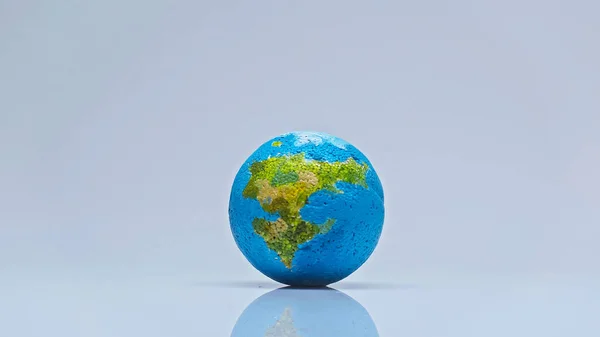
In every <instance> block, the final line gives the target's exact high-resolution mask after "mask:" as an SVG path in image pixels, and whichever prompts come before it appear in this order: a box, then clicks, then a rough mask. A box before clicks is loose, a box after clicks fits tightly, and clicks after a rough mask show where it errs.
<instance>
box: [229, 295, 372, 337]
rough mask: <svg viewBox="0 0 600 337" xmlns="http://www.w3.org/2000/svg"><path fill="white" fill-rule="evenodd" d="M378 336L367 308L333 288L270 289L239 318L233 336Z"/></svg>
mask: <svg viewBox="0 0 600 337" xmlns="http://www.w3.org/2000/svg"><path fill="white" fill-rule="evenodd" d="M330 336H344V337H358V336H361V337H377V336H379V334H378V332H377V328H376V327H375V323H374V322H373V320H372V319H371V316H370V315H369V313H368V312H367V310H366V309H365V308H364V307H363V306H362V305H360V303H358V302H356V301H355V300H354V299H353V298H351V297H350V296H348V295H346V294H344V293H342V292H340V291H337V290H334V289H330V288H320V289H314V290H312V289H311V290H307V289H290V288H281V289H275V290H273V291H271V292H268V293H266V294H264V295H262V296H261V297H259V298H258V299H256V300H255V301H254V302H252V303H251V304H250V305H249V306H248V307H247V308H246V310H244V312H243V313H242V315H241V316H240V318H238V320H237V322H236V324H235V326H234V327H233V331H232V332H231V337H330Z"/></svg>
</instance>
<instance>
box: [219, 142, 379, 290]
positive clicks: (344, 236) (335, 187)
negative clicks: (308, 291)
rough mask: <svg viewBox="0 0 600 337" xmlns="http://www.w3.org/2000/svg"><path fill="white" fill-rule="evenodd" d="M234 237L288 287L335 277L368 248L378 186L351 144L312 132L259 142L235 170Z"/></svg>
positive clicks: (374, 229)
mask: <svg viewBox="0 0 600 337" xmlns="http://www.w3.org/2000/svg"><path fill="white" fill-rule="evenodd" d="M229 220H230V227H231V232H232V234H233V238H234V240H235V242H236V244H237V246H238V248H239V249H240V251H241V252H242V254H243V255H244V256H245V257H246V259H247V260H248V261H249V262H250V264H251V265H252V266H254V268H256V269H258V270H259V271H260V272H262V273H263V274H264V275H266V276H267V277H269V278H271V279H273V280H275V281H277V282H280V283H284V284H287V285H291V286H306V287H318V286H325V285H328V284H331V283H334V282H337V281H340V280H342V279H344V278H345V277H347V276H348V275H350V274H352V273H353V272H354V271H356V270H357V269H358V268H359V267H360V266H362V265H363V264H364V263H365V262H366V261H367V259H368V258H369V257H370V256H371V254H372V253H373V251H374V249H375V247H376V246H377V243H378V242H379V238H380V236H381V231H382V227H383V220H384V204H383V188H382V186H381V182H380V180H379V177H378V176H377V173H376V172H375V169H374V168H373V166H372V165H371V163H370V162H369V160H368V159H367V157H365V155H364V154H363V153H362V152H361V151H359V150H358V149H357V148H356V147H354V146H353V145H351V144H349V143H348V142H346V141H344V140H342V139H340V138H338V137H335V136H332V135H329V134H326V133H319V132H291V133H286V134H283V135H280V136H278V137H275V138H273V139H271V140H269V141H267V142H265V143H264V144H262V145H261V146H260V147H259V148H258V149H257V150H256V151H255V152H254V153H252V155H250V157H249V158H248V159H247V160H246V161H245V162H244V163H243V165H242V167H241V168H240V169H239V171H238V173H237V175H236V177H235V179H234V182H233V187H232V189H231V195H230V199H229Z"/></svg>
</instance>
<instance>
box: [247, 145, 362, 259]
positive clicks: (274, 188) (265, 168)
mask: <svg viewBox="0 0 600 337" xmlns="http://www.w3.org/2000/svg"><path fill="white" fill-rule="evenodd" d="M272 145H273V146H278V145H280V144H275V143H273V144H272ZM368 169H369V166H368V165H367V164H366V163H363V164H360V163H358V162H357V161H356V160H354V159H353V158H348V160H346V161H344V162H339V161H338V162H325V161H317V160H309V159H306V158H305V155H304V153H299V154H295V155H284V156H277V157H271V158H268V159H265V160H262V161H257V162H254V163H252V165H250V173H251V177H250V181H249V182H248V184H247V185H246V187H245V188H244V191H243V196H244V197H245V198H252V199H255V200H257V201H258V202H259V203H260V205H261V207H262V208H263V209H264V210H265V211H266V212H268V213H270V214H279V218H278V219H277V220H275V221H269V220H266V219H263V218H255V219H254V220H253V221H252V227H253V228H254V231H255V232H256V233H257V234H258V235H260V236H261V237H262V238H263V239H264V240H265V242H266V243H267V247H269V248H270V249H272V250H274V251H275V252H276V253H277V254H278V255H279V257H280V259H281V261H282V262H283V264H284V265H285V266H286V267H287V268H288V269H289V268H291V267H292V260H293V258H294V254H295V253H296V251H297V250H298V248H299V246H300V245H301V244H303V243H305V242H308V241H309V240H311V239H312V238H314V237H315V236H316V235H317V234H324V233H327V232H328V231H329V230H330V229H331V227H332V226H333V225H334V223H335V219H328V220H327V221H326V222H325V223H323V224H320V225H319V224H314V223H311V222H309V221H306V220H304V219H302V217H301V216H300V210H301V209H302V207H304V205H306V203H307V202H308V198H309V197H310V196H311V195H312V194H313V193H315V192H318V191H321V190H327V191H330V192H332V193H342V191H340V190H339V189H337V188H336V186H335V184H336V183H337V182H346V183H350V184H356V185H361V186H363V187H365V188H368V186H367V182H366V173H367V171H368Z"/></svg>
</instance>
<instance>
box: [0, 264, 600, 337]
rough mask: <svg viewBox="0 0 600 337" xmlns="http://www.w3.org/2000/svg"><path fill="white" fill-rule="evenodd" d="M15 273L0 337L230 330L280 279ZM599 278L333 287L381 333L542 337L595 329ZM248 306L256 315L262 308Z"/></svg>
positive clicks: (5, 287) (6, 287)
mask: <svg viewBox="0 0 600 337" xmlns="http://www.w3.org/2000/svg"><path fill="white" fill-rule="evenodd" d="M12 276H13V277H15V276H17V273H13V274H12ZM19 276H20V277H23V278H20V279H16V278H12V279H11V278H5V279H3V280H2V282H1V283H0V284H1V286H2V287H1V288H0V296H1V298H2V301H1V304H0V332H1V333H2V335H3V336H27V337H29V336H47V337H51V336H61V337H70V336H73V337H75V336H89V337H95V336H148V337H150V336H230V335H231V333H232V330H233V327H234V325H235V324H236V321H237V320H238V318H239V316H240V315H241V314H242V312H243V311H244V310H245V309H246V308H248V306H249V304H250V303H252V301H254V300H255V299H256V298H258V297H259V296H261V295H263V294H265V293H267V292H269V291H272V290H273V289H276V288H277V287H280V285H277V284H275V283H270V282H264V281H253V280H248V281H244V282H240V281H236V282H232V281H210V282H207V281H203V280H202V276H201V275H181V274H180V275H168V276H167V275H163V276H157V275H150V274H148V275H143V274H139V275H132V274H129V275H128V274H126V273H124V274H121V275H117V274H113V275H111V274H107V273H97V274H93V273H88V274H81V273H80V274H75V273H71V274H69V273H62V275H60V274H55V275H53V276H52V275H48V274H47V275H46V277H45V278H39V277H40V276H42V275H40V274H27V273H20V274H19ZM27 276H30V277H32V276H37V277H38V278H37V279H33V278H27ZM598 284H599V283H598V282H597V280H596V281H594V280H592V279H585V278H575V277H565V276H563V277H558V276H545V277H541V276H539V277H531V276H530V277H525V276H523V275H520V276H519V275H513V276H506V275H505V276H499V275H495V276H493V275H485V276H484V275H470V276H469V275H462V277H460V276H458V275H454V276H452V275H437V276H436V278H435V279H434V277H433V275H428V276H426V275H412V276H410V277H407V282H405V283H390V282H358V281H356V282H351V281H347V282H340V283H338V284H335V285H333V288H336V289H338V290H340V291H342V292H343V293H345V294H346V295H348V296H350V297H352V298H353V299H354V300H355V301H356V302H357V303H359V304H358V306H362V307H364V308H365V309H366V310H367V311H368V313H369V315H370V317H371V318H372V320H373V322H374V324H375V325H376V327H377V330H378V333H379V336H461V337H464V336H524V337H525V336H527V337H530V336H544V337H548V336H598V335H599V334H600V322H599V321H598V314H599V313H600V286H599V285H598ZM282 291H285V290H282ZM295 291H296V290H295ZM305 291H307V292H319V291H321V292H322V291H323V290H305ZM284 304H285V303H284ZM315 305H321V306H322V305H325V306H328V307H329V308H330V309H331V310H332V311H335V312H332V314H335V315H338V316H343V315H344V314H345V313H348V312H350V311H351V310H353V306H343V305H340V306H338V307H336V303H335V302H333V303H315ZM289 306H290V307H292V306H294V303H293V302H290V303H289ZM354 307H356V306H354ZM354 309H356V308H354ZM255 310H258V312H254V313H253V314H254V315H261V314H263V313H261V312H260V308H258V309H255ZM328 310H329V309H328ZM345 310H346V312H345ZM291 317H292V319H293V317H294V314H293V313H292V315H291ZM280 318H281V317H273V322H276V321H277V320H278V319H280ZM315 319H316V318H315ZM306 323H307V322H302V324H303V326H304V328H303V329H305V330H304V331H300V332H298V336H303V337H308V336H313V337H330V336H329V335H326V334H321V333H322V331H319V329H309V330H306ZM308 323H309V325H310V322H308ZM347 324H349V325H351V324H353V322H352V321H351V320H350V319H349V320H348V322H347ZM315 326H317V325H315ZM267 332H268V331H267V329H266V328H265V331H264V334H263V333H261V334H253V335H248V337H254V336H257V337H258V336H261V337H263V336H269V335H268V334H267ZM277 336H282V337H283V336H286V335H285V334H279V335H277ZM289 336H293V334H290V335H289ZM356 336H364V334H358V332H357V334H356Z"/></svg>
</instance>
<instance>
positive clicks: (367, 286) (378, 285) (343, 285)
mask: <svg viewBox="0 0 600 337" xmlns="http://www.w3.org/2000/svg"><path fill="white" fill-rule="evenodd" d="M193 285H194V286H204V287H214V288H231V289H277V288H279V289H306V290H319V289H330V290H335V289H338V290H392V289H395V290H398V289H414V288H417V287H418V286H417V285H416V284H394V283H383V282H338V283H334V284H331V285H329V286H320V287H294V286H284V287H281V286H282V284H280V283H275V282H197V283H194V284H193ZM280 287H281V288H280Z"/></svg>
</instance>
